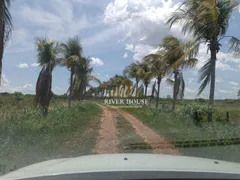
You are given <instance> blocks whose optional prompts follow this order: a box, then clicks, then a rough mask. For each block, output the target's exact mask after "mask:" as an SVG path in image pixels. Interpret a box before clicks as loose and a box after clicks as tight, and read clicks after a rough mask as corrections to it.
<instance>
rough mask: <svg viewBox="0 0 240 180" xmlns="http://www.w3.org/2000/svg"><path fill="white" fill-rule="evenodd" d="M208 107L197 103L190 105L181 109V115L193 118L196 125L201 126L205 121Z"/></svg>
mask: <svg viewBox="0 0 240 180" xmlns="http://www.w3.org/2000/svg"><path fill="white" fill-rule="evenodd" d="M207 112H208V107H207V106H206V105H201V104H197V103H188V104H186V105H185V106H183V107H182V108H181V109H180V113H182V114H183V115H185V116H186V115H187V116H189V117H191V118H192V119H193V121H194V123H195V124H199V123H201V122H203V121H204V120H205V118H204V117H205V116H206V115H207Z"/></svg>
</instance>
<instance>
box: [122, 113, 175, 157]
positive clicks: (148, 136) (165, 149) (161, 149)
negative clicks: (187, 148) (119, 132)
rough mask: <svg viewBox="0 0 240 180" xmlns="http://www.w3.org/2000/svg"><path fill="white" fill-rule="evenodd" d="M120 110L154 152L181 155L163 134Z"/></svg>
mask: <svg viewBox="0 0 240 180" xmlns="http://www.w3.org/2000/svg"><path fill="white" fill-rule="evenodd" d="M119 112H120V113H121V114H122V115H123V117H124V118H125V119H126V120H127V121H128V122H129V123H130V124H131V125H132V126H133V128H134V129H135V131H136V133H137V134H138V135H139V136H140V137H142V138H143V139H144V141H145V143H147V144H149V145H150V146H151V147H152V149H153V153H160V154H172V155H180V153H179V152H178V151H177V150H176V149H175V148H174V146H173V145H172V144H170V143H168V142H167V141H166V140H165V139H164V138H163V137H162V136H160V135H158V134H157V133H156V132H154V131H153V130H152V129H150V128H149V127H147V126H146V125H144V124H143V123H142V122H140V121H139V120H138V119H137V118H135V117H134V116H132V115H131V114H129V113H127V112H123V111H120V110H119Z"/></svg>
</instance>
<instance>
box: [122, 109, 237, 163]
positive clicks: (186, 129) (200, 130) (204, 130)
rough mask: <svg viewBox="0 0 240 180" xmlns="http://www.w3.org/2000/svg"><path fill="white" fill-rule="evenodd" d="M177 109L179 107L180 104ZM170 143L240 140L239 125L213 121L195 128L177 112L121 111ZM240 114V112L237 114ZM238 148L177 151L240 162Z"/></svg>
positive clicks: (203, 148) (231, 122)
mask: <svg viewBox="0 0 240 180" xmlns="http://www.w3.org/2000/svg"><path fill="white" fill-rule="evenodd" d="M179 106H180V105H179ZM228 108H229V109H231V107H228ZM124 110H125V111H128V112H130V113H131V114H133V115H134V116H136V117H137V118H138V119H139V120H141V121H142V122H143V123H144V124H146V125H148V126H149V127H150V128H152V129H154V130H155V131H156V132H157V133H159V134H160V135H162V136H164V137H165V138H167V139H168V140H169V141H172V142H178V141H193V140H215V139H216V140H218V139H229V138H240V124H239V123H236V122H235V121H230V122H229V123H227V122H225V121H220V122H218V121H214V122H212V123H206V122H205V123H202V124H201V125H199V126H196V125H195V124H194V123H193V120H192V119H191V117H189V116H186V115H184V114H181V113H180V112H176V113H171V112H166V111H163V110H154V109H147V108H146V109H133V108H132V109H129V108H126V109H124ZM238 113H240V112H238ZM239 149H240V145H230V146H211V147H194V148H193V147H190V148H179V151H180V152H181V153H182V154H183V155H188V156H198V157H205V158H213V159H214V158H216V159H221V160H227V161H236V162H240V153H239Z"/></svg>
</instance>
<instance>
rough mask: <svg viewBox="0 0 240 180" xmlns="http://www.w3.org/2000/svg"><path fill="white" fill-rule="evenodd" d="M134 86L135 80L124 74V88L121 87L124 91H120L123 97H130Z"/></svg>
mask: <svg viewBox="0 0 240 180" xmlns="http://www.w3.org/2000/svg"><path fill="white" fill-rule="evenodd" d="M132 86H133V82H132V81H131V80H130V79H128V78H127V77H126V76H123V80H122V88H121V90H122V93H120V94H121V95H122V97H126V96H127V97H130V95H131V88H132ZM126 88H127V89H126Z"/></svg>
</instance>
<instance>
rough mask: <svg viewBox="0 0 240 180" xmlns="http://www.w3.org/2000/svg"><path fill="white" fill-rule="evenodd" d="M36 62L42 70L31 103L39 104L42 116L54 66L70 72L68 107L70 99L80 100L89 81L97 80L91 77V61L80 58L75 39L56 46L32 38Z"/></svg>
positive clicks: (54, 42)
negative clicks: (34, 45) (34, 41)
mask: <svg viewBox="0 0 240 180" xmlns="http://www.w3.org/2000/svg"><path fill="white" fill-rule="evenodd" d="M36 47H37V51H38V63H39V66H40V67H41V68H42V69H41V71H40V74H39V76H38V79H37V84H36V98H35V101H36V103H37V104H38V105H40V107H41V109H42V111H43V113H44V115H47V113H48V107H49V104H50V101H51V99H52V96H53V93H52V72H53V70H54V68H55V67H56V66H62V67H67V69H68V70H69V71H70V85H69V89H68V92H67V93H68V106H69V107H71V100H72V99H78V100H79V101H80V100H82V99H83V98H84V95H85V92H86V88H87V86H90V84H89V82H90V81H92V80H95V81H97V82H98V83H100V81H99V80H98V79H97V78H96V77H94V76H93V75H91V73H92V71H93V68H92V67H91V66H90V63H91V59H90V58H85V57H83V56H82V46H81V42H80V39H79V37H74V38H69V39H68V41H67V42H66V43H61V44H59V43H58V42H56V41H54V40H49V39H48V38H36Z"/></svg>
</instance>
